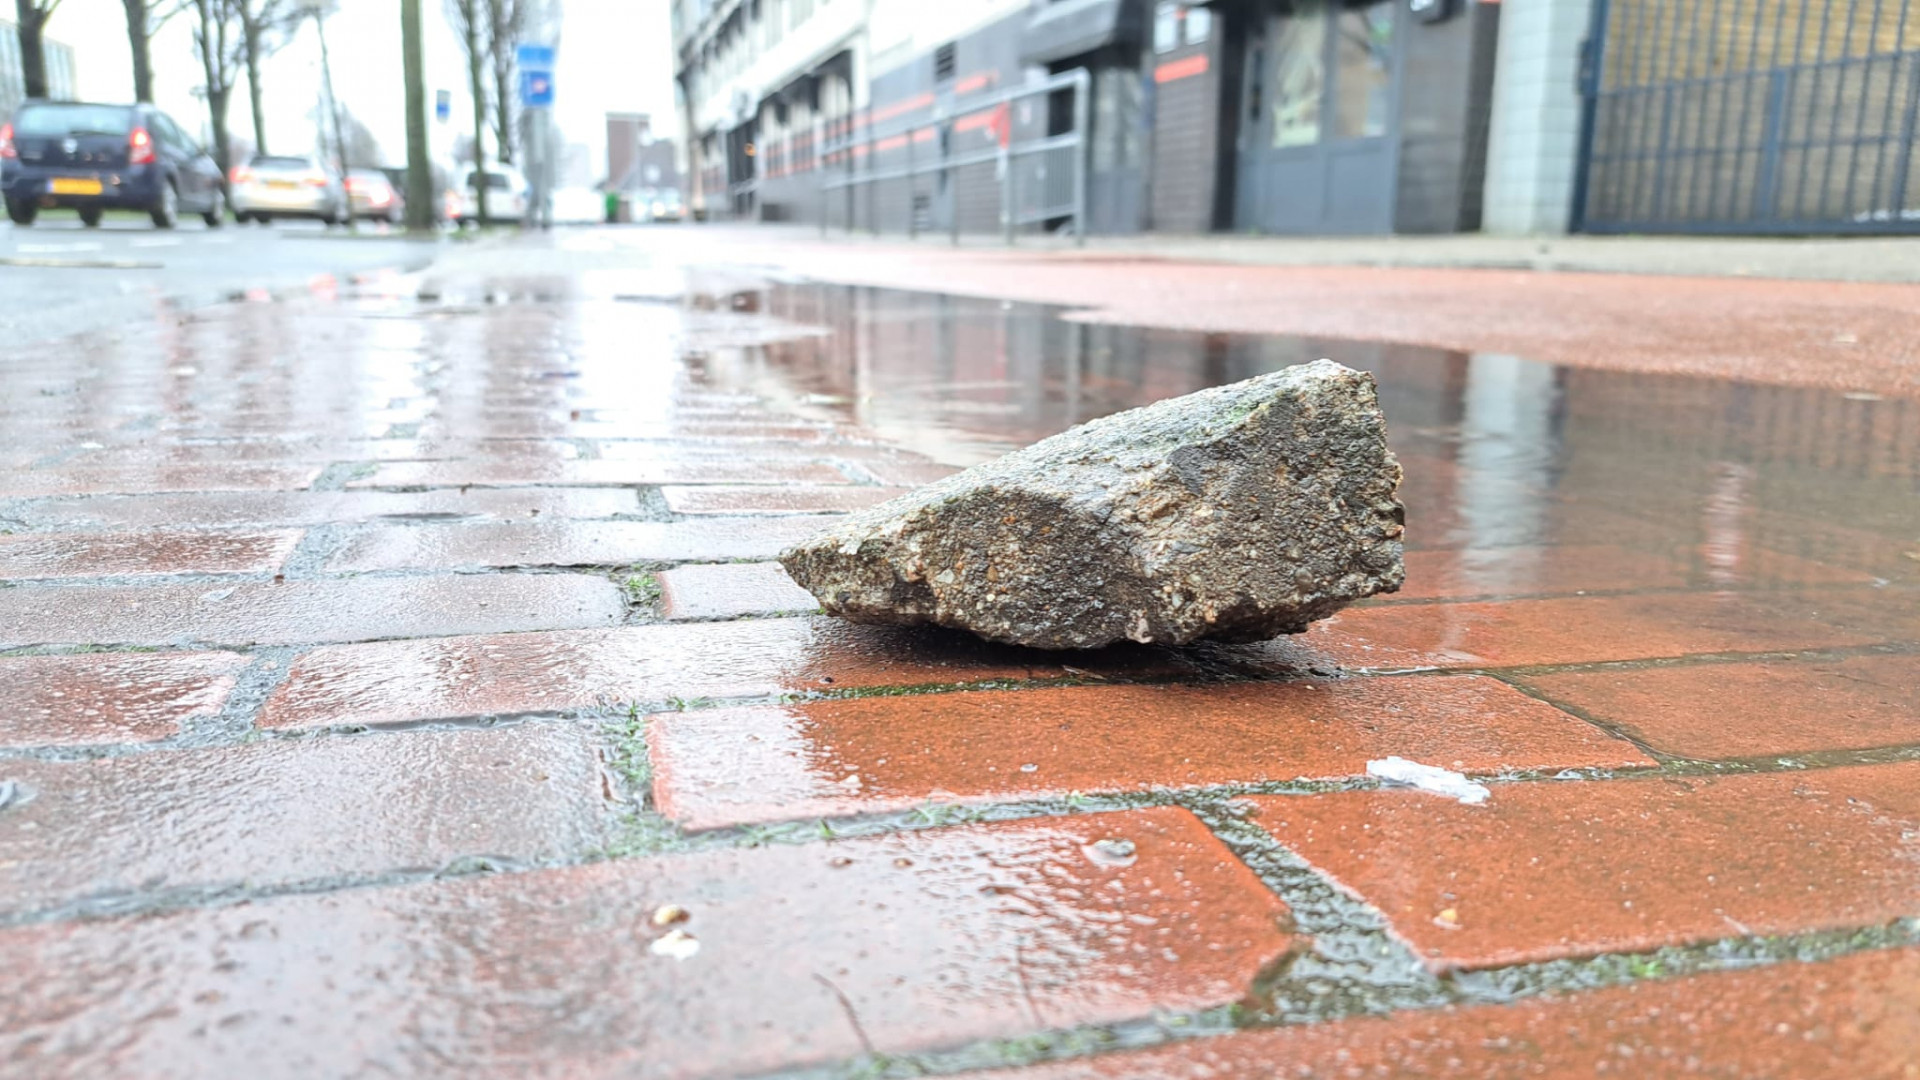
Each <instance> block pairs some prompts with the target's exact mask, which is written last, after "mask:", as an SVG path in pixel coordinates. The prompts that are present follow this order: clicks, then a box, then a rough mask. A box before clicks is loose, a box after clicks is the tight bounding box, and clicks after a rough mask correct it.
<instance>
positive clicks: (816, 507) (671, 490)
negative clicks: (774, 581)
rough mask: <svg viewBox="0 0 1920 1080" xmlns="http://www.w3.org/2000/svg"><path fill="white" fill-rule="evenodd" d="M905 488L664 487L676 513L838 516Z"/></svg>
mask: <svg viewBox="0 0 1920 1080" xmlns="http://www.w3.org/2000/svg"><path fill="white" fill-rule="evenodd" d="M912 490H913V489H912V488H905V487H871V486H868V487H814V486H805V485H801V486H794V487H759V486H753V485H746V484H741V485H736V486H731V487H727V486H718V485H716V486H713V487H686V486H680V485H674V486H669V487H663V488H661V489H660V494H661V495H663V496H665V497H666V500H667V509H669V510H672V511H673V512H674V513H676V514H837V513H845V512H847V511H851V510H864V509H866V508H867V507H869V506H873V505H876V504H878V503H883V502H886V501H887V500H888V499H893V498H897V497H899V496H901V495H904V494H906V493H907V492H909V491H912Z"/></svg>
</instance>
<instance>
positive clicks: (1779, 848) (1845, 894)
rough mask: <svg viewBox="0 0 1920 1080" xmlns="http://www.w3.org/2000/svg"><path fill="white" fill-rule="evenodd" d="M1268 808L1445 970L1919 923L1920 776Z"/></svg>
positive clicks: (1505, 789) (1893, 773)
mask: <svg viewBox="0 0 1920 1080" xmlns="http://www.w3.org/2000/svg"><path fill="white" fill-rule="evenodd" d="M1252 801H1253V802H1254V803H1255V804H1256V805H1257V806H1258V808H1259V818H1258V821H1259V822H1260V824H1261V825H1262V826H1263V827H1264V828H1266V829H1267V830H1268V831H1269V832H1271V833H1272V834H1273V835H1274V837H1275V838H1276V839H1278V840H1279V841H1280V842H1281V843H1282V844H1285V845H1286V846H1287V847H1289V848H1291V849H1293V850H1294V851H1296V852H1298V853H1299V854H1300V855H1302V856H1303V857H1304V858H1306V859H1307V860H1308V861H1309V862H1311V863H1313V864H1314V865H1315V866H1317V867H1319V868H1321V869H1322V870H1324V871H1325V872H1326V873H1327V874H1329V875H1331V876H1332V877H1333V878H1334V879H1335V880H1336V881H1339V882H1340V883H1341V884H1342V885H1344V886H1346V887H1347V888H1348V889H1350V890H1352V891H1353V892H1354V893H1356V894H1357V895H1359V896H1360V897H1361V898H1362V899H1364V900H1366V901H1367V902H1369V903H1371V904H1373V905H1374V906H1376V907H1378V908H1379V909H1380V910H1381V911H1383V912H1385V913H1386V915H1387V917H1388V919H1389V920H1391V922H1392V925H1393V929H1394V930H1395V932H1396V933H1398V934H1399V935H1400V936H1402V937H1404V938H1405V939H1407V940H1408V941H1409V942H1411V943H1412V944H1413V945H1414V947H1415V949H1416V950H1417V951H1418V952H1419V953H1420V955H1421V956H1422V957H1424V958H1425V959H1426V960H1427V962H1428V964H1429V965H1430V966H1432V967H1434V968H1436V969H1447V968H1476V967H1492V966H1497V965H1504V964H1518V963H1528V962H1532V961H1539V960H1550V959H1555V958H1559V957H1567V956H1584V955H1591V954H1595V953H1601V952H1616V951H1628V952H1630V951H1638V950H1644V949H1651V948H1655V947H1657V946H1661V945H1672V944H1682V943H1686V942H1692V941H1702V940H1707V939H1712V938H1722V937H1745V936H1748V935H1751V934H1791V933H1800V932H1805V931H1811V930H1823V929H1831V928H1836V927H1847V926H1869V925H1875V924H1879V923H1884V922H1886V921H1888V920H1890V919H1895V918H1900V917H1903V916H1912V915H1916V914H1920V903H1916V901H1915V899H1914V898H1915V896H1916V894H1917V893H1920V864H1916V863H1915V862H1914V861H1913V860H1912V859H1910V858H1908V857H1907V855H1906V852H1907V850H1908V848H1909V846H1910V844H1911V839H1910V838H1911V836H1912V835H1913V833H1914V831H1915V830H1916V829H1920V763H1913V762H1907V763H1901V764H1896V765H1873V766H1861V767H1854V768H1845V769H1829V770H1821V771H1818V772H1807V773H1802V772H1788V773H1772V774H1761V775H1748V776H1725V777H1719V778H1707V777H1652V778H1646V779H1634V780H1609V781H1585V782H1563V783H1534V784H1501V785H1496V786H1495V787H1494V788H1493V791H1492V795H1491V797H1489V798H1488V799H1487V801H1486V802H1485V803H1483V804H1480V805H1468V804H1463V803H1460V802H1456V801H1454V800H1452V799H1450V798H1446V797H1444V796H1439V795H1430V794H1426V793H1424V792H1419V791H1410V790H1378V791H1346V792H1336V793H1332V794H1327V795H1313V796H1286V795H1281V796H1263V797H1259V798H1255V799H1254V800H1252Z"/></svg>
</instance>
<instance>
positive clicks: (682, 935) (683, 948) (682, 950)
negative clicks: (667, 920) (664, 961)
mask: <svg viewBox="0 0 1920 1080" xmlns="http://www.w3.org/2000/svg"><path fill="white" fill-rule="evenodd" d="M647 951H649V952H651V953H653V955H655V956H671V957H673V958H674V959H675V960H686V959H688V958H690V957H692V956H693V954H694V953H697V952H699V951H700V941H699V939H698V938H696V937H694V936H693V935H692V934H689V933H687V932H686V931H685V930H674V931H671V932H669V933H668V934H667V935H666V936H665V937H658V938H654V939H653V944H651V945H649V946H647Z"/></svg>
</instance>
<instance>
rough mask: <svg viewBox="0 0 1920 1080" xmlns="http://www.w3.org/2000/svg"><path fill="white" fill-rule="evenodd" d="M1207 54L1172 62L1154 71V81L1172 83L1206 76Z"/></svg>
mask: <svg viewBox="0 0 1920 1080" xmlns="http://www.w3.org/2000/svg"><path fill="white" fill-rule="evenodd" d="M1208 66H1209V65H1208V63H1207V54H1206V53H1199V54H1196V55H1194V56H1189V57H1187V58H1185V59H1183V60H1171V61H1168V62H1167V63H1164V64H1161V65H1160V66H1159V67H1157V68H1154V69H1153V81H1154V82H1157V83H1170V82H1172V81H1174V80H1175V79H1186V78H1190V77H1192V76H1194V75H1204V74H1206V72H1207V68H1208Z"/></svg>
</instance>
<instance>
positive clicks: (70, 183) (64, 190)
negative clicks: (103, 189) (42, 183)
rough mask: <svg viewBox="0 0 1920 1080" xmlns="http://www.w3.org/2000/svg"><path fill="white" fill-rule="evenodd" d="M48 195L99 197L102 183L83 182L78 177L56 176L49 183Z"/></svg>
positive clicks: (94, 181) (93, 181)
mask: <svg viewBox="0 0 1920 1080" xmlns="http://www.w3.org/2000/svg"><path fill="white" fill-rule="evenodd" d="M47 193H48V194H50V195H98V194H100V181H98V180H82V179H79V178H77V177H69V176H56V177H54V178H53V179H52V180H49V181H47Z"/></svg>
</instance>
